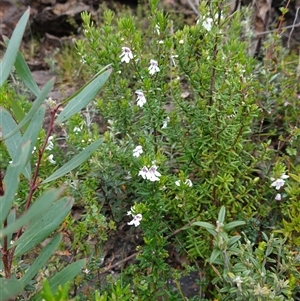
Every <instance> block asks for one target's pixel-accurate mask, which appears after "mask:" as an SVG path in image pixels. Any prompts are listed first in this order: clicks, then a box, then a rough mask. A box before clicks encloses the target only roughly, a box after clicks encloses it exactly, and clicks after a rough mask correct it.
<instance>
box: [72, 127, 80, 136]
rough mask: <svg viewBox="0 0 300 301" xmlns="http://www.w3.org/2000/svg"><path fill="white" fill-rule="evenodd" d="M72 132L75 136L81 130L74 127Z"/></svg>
mask: <svg viewBox="0 0 300 301" xmlns="http://www.w3.org/2000/svg"><path fill="white" fill-rule="evenodd" d="M73 132H74V133H76V134H77V133H78V132H81V128H80V127H78V126H75V127H74V129H73Z"/></svg>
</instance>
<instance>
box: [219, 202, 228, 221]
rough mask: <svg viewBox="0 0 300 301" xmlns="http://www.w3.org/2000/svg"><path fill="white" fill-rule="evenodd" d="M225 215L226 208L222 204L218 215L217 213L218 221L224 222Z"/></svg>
mask: <svg viewBox="0 0 300 301" xmlns="http://www.w3.org/2000/svg"><path fill="white" fill-rule="evenodd" d="M225 215H226V209H225V207H224V206H222V207H221V209H220V212H219V215H218V222H219V223H222V224H224V220H225Z"/></svg>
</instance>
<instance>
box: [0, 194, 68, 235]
mask: <svg viewBox="0 0 300 301" xmlns="http://www.w3.org/2000/svg"><path fill="white" fill-rule="evenodd" d="M62 191H63V189H51V190H48V191H46V192H45V193H44V194H43V195H42V196H41V197H39V198H38V199H37V200H36V201H35V202H34V203H33V204H32V205H31V206H30V207H29V209H28V211H27V212H25V213H24V215H23V216H21V217H20V218H19V219H18V220H17V221H15V222H14V223H12V224H10V223H9V224H8V226H7V227H6V228H4V229H3V230H0V238H2V237H4V236H6V235H8V234H12V233H14V232H15V231H17V230H19V229H20V228H22V227H23V226H24V225H26V224H28V223H29V222H30V221H31V222H34V221H35V220H38V221H39V220H40V219H41V216H43V215H44V214H47V212H48V209H49V208H50V206H51V204H52V203H53V202H54V201H55V200H56V199H57V198H59V196H60V195H61V193H62Z"/></svg>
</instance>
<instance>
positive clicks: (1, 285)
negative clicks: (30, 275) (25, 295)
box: [0, 278, 24, 301]
mask: <svg viewBox="0 0 300 301" xmlns="http://www.w3.org/2000/svg"><path fill="white" fill-rule="evenodd" d="M23 289H24V287H23V284H22V283H21V282H20V281H18V280H16V279H5V278H0V301H7V300H8V299H11V298H13V297H14V296H16V295H17V294H19V293H20V292H21V291H22V290H23Z"/></svg>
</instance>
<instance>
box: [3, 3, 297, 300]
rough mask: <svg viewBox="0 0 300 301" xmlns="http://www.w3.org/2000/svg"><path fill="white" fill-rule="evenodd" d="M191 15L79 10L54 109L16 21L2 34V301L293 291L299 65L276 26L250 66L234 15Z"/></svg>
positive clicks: (268, 296)
mask: <svg viewBox="0 0 300 301" xmlns="http://www.w3.org/2000/svg"><path fill="white" fill-rule="evenodd" d="M288 8H289V7H288V6H287V7H285V8H282V9H281V12H282V18H283V17H284V16H285V14H287V13H288ZM198 11H199V15H198V17H197V20H196V22H194V24H193V25H185V24H184V23H183V22H182V19H181V18H179V19H177V18H175V17H174V15H172V14H171V13H167V12H165V11H163V10H161V9H160V7H159V1H157V0H150V1H149V4H148V5H143V6H138V8H137V10H136V15H135V16H133V15H132V13H131V11H130V10H128V9H124V10H123V11H120V12H118V13H115V12H113V11H112V10H109V9H101V10H100V11H99V15H98V16H97V17H98V19H99V20H100V23H99V22H98V23H97V25H96V23H95V20H94V18H93V17H92V16H91V14H89V13H82V16H81V17H82V20H83V25H82V29H83V36H82V37H81V38H77V39H76V41H75V44H74V45H73V46H72V47H66V48H64V49H62V50H61V51H60V52H59V53H57V54H56V56H55V58H54V59H55V61H54V63H53V66H54V67H53V68H57V69H58V70H59V71H60V72H61V77H60V80H61V81H63V80H64V79H65V80H70V79H71V78H72V80H73V81H74V82H81V83H82V82H83V81H84V82H85V83H86V84H85V85H81V86H82V88H79V89H78V91H77V92H75V93H74V94H73V95H72V96H71V97H69V98H67V99H64V100H63V99H58V100H55V99H54V100H53V99H51V98H49V97H47V95H48V93H49V91H50V90H51V88H52V86H53V81H49V82H48V83H47V84H46V85H45V86H44V87H43V88H42V90H40V88H39V87H38V86H37V84H36V83H35V81H34V79H33V77H32V74H31V72H30V70H29V68H28V66H27V64H26V62H25V60H24V59H23V57H22V55H21V53H20V52H18V49H19V45H20V42H21V38H22V35H23V32H24V30H25V26H26V23H27V20H28V17H29V11H27V12H26V13H25V14H24V15H23V17H22V19H21V20H20V22H19V23H18V25H17V27H16V29H15V31H14V34H13V36H12V37H11V39H10V41H9V42H8V40H6V41H5V43H6V45H8V46H7V50H6V52H5V55H4V57H3V59H2V61H1V66H0V67H1V68H0V70H1V82H0V83H1V108H0V114H1V115H0V117H1V124H0V130H1V132H0V133H1V143H0V148H1V158H0V164H1V165H0V167H1V170H2V171H3V172H2V173H1V178H0V184H1V185H0V188H1V189H0V206H1V207H0V213H1V215H0V222H1V228H0V239H1V249H0V250H1V257H0V258H1V262H0V269H1V274H0V275H1V277H0V290H1V294H2V295H1V294H0V299H1V300H9V299H10V298H15V299H16V300H42V299H44V300H47V301H48V300H71V299H72V298H73V299H72V300H101V301H105V300H186V299H188V300H203V301H204V300H297V299H298V298H299V292H298V291H299V279H300V278H299V261H300V257H299V239H300V238H299V232H300V228H299V224H300V215H299V212H300V207H299V197H300V188H299V185H300V167H299V158H300V156H299V155H300V153H299V152H300V147H299V146H300V144H299V135H300V130H299V113H300V112H299V110H300V107H299V99H300V96H299V95H300V92H299V76H300V75H299V74H300V73H299V57H298V54H297V53H295V52H292V51H290V50H289V49H286V48H284V47H283V46H282V42H281V38H280V35H281V32H282V31H281V30H282V28H281V27H280V26H281V25H280V24H281V23H280V24H279V28H278V29H277V30H276V31H272V32H270V33H269V34H268V35H267V37H266V39H265V40H264V42H263V45H262V48H261V51H260V54H259V56H258V55H257V56H256V57H254V56H253V55H252V53H251V50H252V49H253V48H252V46H253V43H254V41H255V38H256V36H255V32H254V30H253V27H252V24H253V23H252V22H253V19H252V18H253V11H252V10H249V9H248V8H241V9H240V10H238V11H236V12H234V13H233V12H232V11H230V7H229V6H228V5H227V2H226V1H221V0H216V1H209V2H207V3H206V2H201V3H200V5H199V7H198ZM13 65H14V68H13ZM100 89H101V90H100ZM30 98H34V99H35V100H34V101H33V102H32V103H31V102H29V101H28V99H30Z"/></svg>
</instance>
